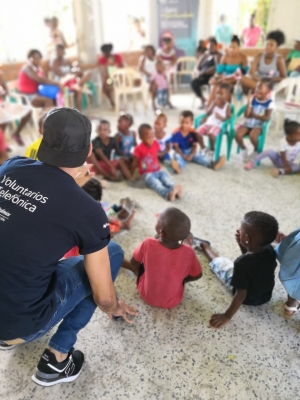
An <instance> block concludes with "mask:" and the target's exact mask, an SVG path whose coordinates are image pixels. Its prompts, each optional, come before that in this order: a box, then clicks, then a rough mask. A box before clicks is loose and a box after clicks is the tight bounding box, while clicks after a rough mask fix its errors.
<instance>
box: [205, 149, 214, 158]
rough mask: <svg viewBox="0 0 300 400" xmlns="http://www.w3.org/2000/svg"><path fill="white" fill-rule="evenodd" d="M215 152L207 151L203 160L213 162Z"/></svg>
mask: <svg viewBox="0 0 300 400" xmlns="http://www.w3.org/2000/svg"><path fill="white" fill-rule="evenodd" d="M214 155H215V152H214V151H212V150H207V152H206V155H205V158H206V159H207V160H209V161H213V159H214Z"/></svg>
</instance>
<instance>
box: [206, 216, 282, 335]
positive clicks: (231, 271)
mask: <svg viewBox="0 0 300 400" xmlns="http://www.w3.org/2000/svg"><path fill="white" fill-rule="evenodd" d="M277 233H278V222H277V221H276V219H275V218H274V217H272V216H271V215H269V214H266V213H263V212H260V211H251V212H248V213H247V214H246V215H245V216H244V218H243V220H242V222H241V227H240V229H239V230H237V232H236V235H235V236H236V241H237V243H238V245H239V247H240V249H241V252H242V256H240V257H239V258H237V259H236V260H235V261H234V263H233V262H232V261H231V260H228V259H227V258H223V257H219V256H218V255H217V254H216V253H215V252H214V251H213V250H212V249H211V247H210V246H209V244H207V243H205V242H202V244H201V247H202V250H203V251H204V254H205V255H206V257H207V258H208V260H209V261H210V267H211V269H212V270H213V272H214V273H215V274H216V275H217V277H218V278H219V279H220V280H221V281H222V282H223V283H224V284H225V285H226V286H227V287H228V288H229V289H230V290H231V291H232V294H233V295H234V297H233V300H232V302H231V304H230V306H229V308H228V309H227V310H226V311H225V313H224V314H214V315H213V316H212V317H211V320H210V325H211V326H212V327H213V328H221V327H222V326H224V325H226V324H228V322H229V321H230V320H231V318H232V317H233V316H234V314H235V313H236V312H237V311H238V309H239V308H240V306H241V305H242V304H245V305H248V306H260V305H262V304H265V303H267V302H268V301H270V299H271V297H272V292H273V288H274V285H275V278H274V272H275V268H276V265H277V264H276V254H275V251H274V249H273V247H272V245H271V243H272V242H273V241H274V240H275V239H276V236H277Z"/></svg>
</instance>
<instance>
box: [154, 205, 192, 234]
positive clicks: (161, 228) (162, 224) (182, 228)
mask: <svg viewBox="0 0 300 400" xmlns="http://www.w3.org/2000/svg"><path fill="white" fill-rule="evenodd" d="M155 229H156V232H157V234H158V235H159V237H160V238H161V239H162V240H163V241H169V242H182V241H183V240H185V239H186V238H187V237H188V235H189V233H190V230H191V221H190V219H189V217H188V216H187V215H186V214H184V213H183V212H182V211H180V210H178V208H175V207H170V208H167V209H166V210H165V211H163V212H162V213H161V214H159V217H158V220H157V224H156V227H155Z"/></svg>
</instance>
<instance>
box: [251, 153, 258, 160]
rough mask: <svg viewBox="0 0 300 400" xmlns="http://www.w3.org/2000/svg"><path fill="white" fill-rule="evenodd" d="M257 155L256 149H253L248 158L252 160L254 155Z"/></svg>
mask: <svg viewBox="0 0 300 400" xmlns="http://www.w3.org/2000/svg"><path fill="white" fill-rule="evenodd" d="M257 155H258V152H257V151H253V153H251V154H250V156H249V159H250V160H253V158H254V157H256V156H257Z"/></svg>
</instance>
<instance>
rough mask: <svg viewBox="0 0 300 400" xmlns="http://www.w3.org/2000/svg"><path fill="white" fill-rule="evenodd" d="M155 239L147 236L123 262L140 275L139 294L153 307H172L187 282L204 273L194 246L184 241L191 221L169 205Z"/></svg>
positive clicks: (182, 292) (180, 297)
mask: <svg viewBox="0 0 300 400" xmlns="http://www.w3.org/2000/svg"><path fill="white" fill-rule="evenodd" d="M155 229H156V232H157V235H156V238H155V239H154V238H148V239H146V240H144V241H143V243H142V244H141V245H140V246H139V247H137V248H136V249H135V250H134V252H133V257H132V259H131V261H130V263H129V262H128V261H126V260H125V261H124V262H123V265H122V266H123V268H125V269H129V270H131V271H132V272H134V273H135V275H136V276H137V277H138V280H137V288H138V291H139V293H140V296H141V297H142V298H143V299H144V300H145V301H146V303H148V304H150V305H151V306H154V307H161V308H173V307H176V306H177V305H178V304H179V303H180V302H181V300H182V298H183V294H184V284H185V283H187V282H192V281H196V280H198V279H200V278H201V276H202V268H201V265H200V263H199V261H198V259H197V257H196V254H195V252H194V250H193V248H192V247H190V246H188V245H186V244H182V242H183V241H184V240H185V239H186V238H187V237H188V235H189V232H190V229H191V221H190V219H189V218H188V216H187V215H186V214H184V213H183V212H182V211H180V210H178V209H177V208H174V207H172V208H167V209H166V210H165V211H164V212H163V213H161V214H160V215H159V217H158V221H157V225H156V227H155Z"/></svg>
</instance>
